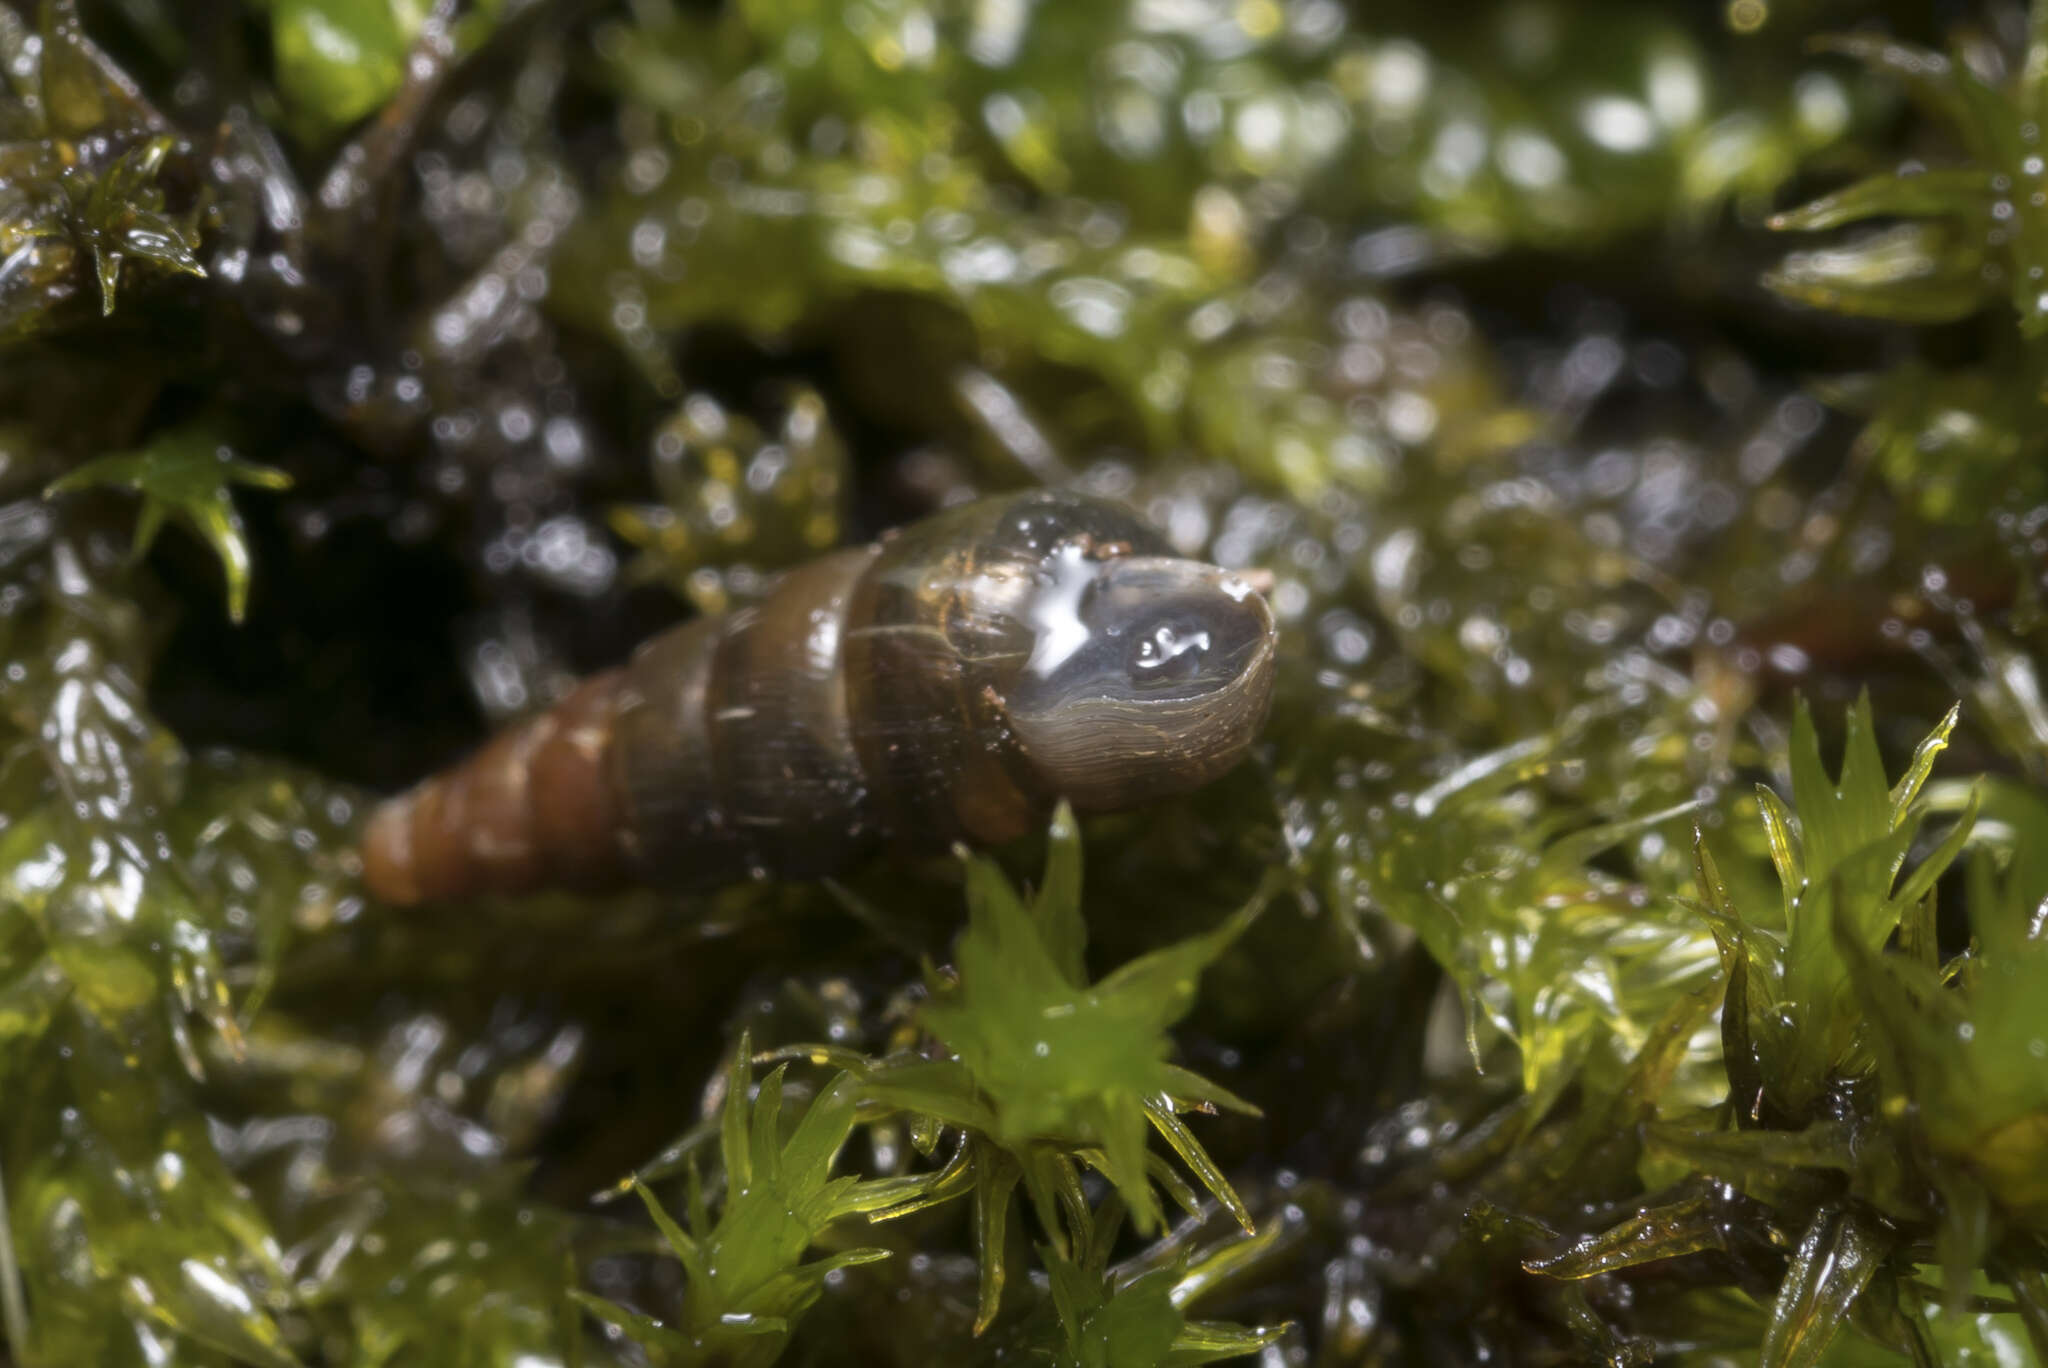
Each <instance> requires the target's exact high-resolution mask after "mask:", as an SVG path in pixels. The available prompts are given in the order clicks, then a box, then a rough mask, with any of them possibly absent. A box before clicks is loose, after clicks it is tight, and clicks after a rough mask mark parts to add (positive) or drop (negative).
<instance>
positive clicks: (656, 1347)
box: [569, 1288, 693, 1363]
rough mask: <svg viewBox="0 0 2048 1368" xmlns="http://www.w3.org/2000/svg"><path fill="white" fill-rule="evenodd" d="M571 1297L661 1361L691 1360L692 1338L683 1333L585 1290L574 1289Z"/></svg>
mask: <svg viewBox="0 0 2048 1368" xmlns="http://www.w3.org/2000/svg"><path fill="white" fill-rule="evenodd" d="M569 1296H570V1299H571V1300H573V1301H574V1302H575V1303H576V1304H577V1305H578V1306H580V1307H582V1308H583V1309H584V1310H586V1311H588V1312H589V1313H590V1314H591V1315H593V1316H595V1317H596V1318H597V1319H598V1320H600V1321H603V1322H604V1323H605V1324H606V1325H611V1326H616V1327H617V1328H618V1330H619V1331H620V1332H621V1333H622V1334H624V1335H625V1336H626V1338H627V1339H630V1340H632V1341H633V1342H634V1343H635V1344H637V1345H639V1346H640V1347H641V1348H643V1349H647V1350H651V1351H652V1352H654V1353H655V1354H657V1355H659V1356H660V1357H659V1359H658V1360H657V1361H658V1362H663V1363H687V1362H689V1361H690V1357H691V1352H692V1349H693V1345H692V1343H691V1340H690V1337H689V1336H688V1335H685V1334H683V1333H682V1332H681V1331H678V1330H673V1329H670V1328H669V1327H668V1326H666V1325H663V1324H662V1323H661V1322H660V1321H658V1320H656V1319H655V1318H654V1317H652V1316H649V1315H645V1314H643V1313H641V1312H638V1311H634V1310H631V1309H629V1308H627V1307H624V1306H620V1305H619V1304H618V1303H617V1302H611V1301H606V1300H605V1299H604V1298H603V1297H599V1296H596V1295H594V1294H592V1293H589V1292H585V1291H583V1290H582V1289H581V1288H571V1289H570V1290H569Z"/></svg>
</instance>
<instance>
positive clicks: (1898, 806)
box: [1891, 703, 1963, 826]
mask: <svg viewBox="0 0 2048 1368" xmlns="http://www.w3.org/2000/svg"><path fill="white" fill-rule="evenodd" d="M1962 712H1963V705H1962V704H1960V703H1957V704H1953V705H1951V706H1950V708H1949V710H1948V713H1947V715H1946V716H1944V717H1943V718H1942V719H1941V722H1940V724H1939V725H1938V726H1936V727H1935V729H1934V730H1933V731H1931V732H1929V733H1928V734H1927V735H1926V737H1925V738H1923V739H1922V740H1921V742H1920V744H1919V745H1917V746H1915V747H1914V748H1913V758H1912V759H1911V760H1910V761H1908V762H1907V764H1906V772H1905V773H1904V774H1902V775H1900V776H1899V782H1898V783H1896V784H1894V785H1892V789H1891V817H1892V825H1893V826H1898V825H1899V824H1900V823H1901V822H1903V821H1904V820H1905V818H1906V809H1908V808H1910V807H1911V806H1912V805H1913V800H1914V799H1916V798H1918V797H1919V796H1920V790H1921V789H1922V788H1924V787H1926V784H1927V776H1928V775H1930V774H1932V773H1933V772H1934V762H1935V760H1936V759H1938V758H1939V757H1940V755H1941V753H1942V752H1943V751H1944V750H1946V749H1948V739H1949V736H1950V734H1951V733H1953V732H1954V731H1955V729H1956V722H1957V720H1958V719H1959V718H1961V716H1962Z"/></svg>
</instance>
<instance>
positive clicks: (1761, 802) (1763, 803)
mask: <svg viewBox="0 0 2048 1368" xmlns="http://www.w3.org/2000/svg"><path fill="white" fill-rule="evenodd" d="M1756 802H1757V808H1758V810H1759V812H1760V813H1761V814H1762V816H1763V823H1764V840H1765V842H1766V844H1767V845H1768V846H1769V847H1770V852H1771V864H1772V865H1773V866H1775V867H1776V869H1777V871H1778V883H1779V886H1780V887H1782V888H1783V889H1784V891H1785V920H1786V921H1787V922H1788V923H1789V922H1790V921H1791V920H1792V904H1793V901H1794V900H1795V899H1796V898H1798V896H1799V893H1800V890H1801V889H1803V888H1805V887H1806V869H1805V867H1804V861H1803V858H1802V856H1801V855H1800V850H1799V838H1798V836H1797V835H1796V834H1795V833H1794V831H1793V825H1792V811H1791V809H1790V808H1788V807H1786V806H1785V801H1784V799H1782V798H1780V797H1778V795H1777V794H1775V793H1773V792H1771V791H1770V790H1769V789H1768V788H1765V787H1764V786H1763V785H1762V784H1758V785H1757V789H1756Z"/></svg>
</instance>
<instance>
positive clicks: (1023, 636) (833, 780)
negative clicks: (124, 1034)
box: [363, 490, 1276, 903]
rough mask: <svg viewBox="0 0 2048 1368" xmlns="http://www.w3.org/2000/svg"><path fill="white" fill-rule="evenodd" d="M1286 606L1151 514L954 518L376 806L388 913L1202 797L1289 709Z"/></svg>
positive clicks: (868, 553) (965, 834)
mask: <svg viewBox="0 0 2048 1368" xmlns="http://www.w3.org/2000/svg"><path fill="white" fill-rule="evenodd" d="M1275 642H1276V634H1275V629H1274V623H1273V615H1272V611H1271V609H1270V608H1269V607H1268V606H1267V604H1266V601H1265V599H1264V598H1263V597H1262V596H1261V595H1260V594H1259V593H1258V592H1257V591H1256V589H1255V588H1254V586H1253V585H1252V584H1251V583H1250V582H1249V581H1248V580H1247V579H1245V578H1244V577H1242V576H1239V575H1235V574H1232V573H1230V572H1228V571H1225V570H1222V569H1218V568H1217V567H1215V566H1211V565H1204V564H1201V563H1199V562H1196V561H1191V560H1187V559H1184V558H1181V557H1178V556H1175V555H1173V554H1172V553H1171V552H1170V551H1169V549H1168V548H1167V546H1166V544H1165V543H1164V542H1163V541H1162V540H1161V539H1160V537H1159V536H1158V535H1157V534H1156V533H1154V532H1153V531H1151V530H1150V529H1149V528H1147V527H1146V526H1145V525H1144V524H1143V523H1142V522H1141V521H1140V520H1139V519H1138V518H1137V517H1136V516H1135V515H1133V514H1132V513H1130V512H1128V511H1127V510H1124V509H1122V508H1119V507H1117V506H1115V505H1112V504H1106V503H1102V502H1098V501H1096V500H1093V499H1088V498H1083V497H1081V496H1079V495H1074V494H1067V493H1060V492H1054V491H1045V490H1040V491H1034V492H1031V493H1025V494H1013V495H1007V496H1001V497H997V498H991V499H984V500H982V501H980V502H976V503H971V504H966V505H963V506H961V507H959V508H955V509H951V510H948V511H946V512H943V513H940V514H937V515H936V516H934V517H931V518H929V519H926V520H925V521H923V522H919V523H916V524H913V525H911V526H910V527H907V528H904V529H902V530H901V531H899V532H897V533H895V534H893V535H890V536H887V537H884V538H883V539H882V540H881V541H879V542H877V543H875V544H873V545H870V546H866V547H861V548H856V549H849V550H844V551H839V552H835V553H833V554H830V555H827V556H825V557H823V558H821V559H818V560H815V561H812V562H810V563H808V564H805V565H803V566H800V567H798V568H796V569H794V570H792V571H789V572H788V573H787V574H785V575H784V576H783V577H782V579H781V580H780V582H779V583H778V584H777V585H776V587H775V588H774V590H773V591H772V592H771V593H770V594H769V595H768V596H767V597H766V598H765V599H763V600H762V601H761V602H760V603H758V604H755V605H752V606H749V607H745V608H741V609H738V610H736V611H734V612H731V613H728V614H725V615H722V616H718V617H709V618H701V619H698V620H696V621H693V622H688V623H685V624H683V625H682V626H680V627H677V628H674V629H672V630H670V631H668V632H665V633H663V634H662V635H660V636H657V637H655V638H653V639H652V640H650V641H648V642H646V643H645V644H644V645H642V646H641V647H640V649H639V650H638V651H637V652H636V653H635V655H634V656H633V658H632V660H631V661H630V662H629V663H627V664H626V665H624V666H622V667H620V668H618V669H614V670H610V671H607V672H605V673H603V674H600V675H597V676H595V677H594V678H592V679H590V680H588V681H586V682H585V683H584V684H583V685H582V686H581V687H580V688H579V689H577V690H576V691H575V692H574V693H572V694H571V695H570V696H569V697H568V698H566V699H564V700H563V701H562V702H560V703H558V704H557V705H555V707H553V708H552V709H550V710H549V711H547V712H545V713H542V714H540V715H539V716H537V717H534V718H532V719H529V720H527V721H524V722H522V723H519V724H517V725H514V726H513V727H511V728H509V729H507V730H506V731H504V732H501V733H500V734H499V735H498V736H496V737H495V738H494V739H492V740H491V741H490V742H488V743H487V744H486V745H485V746H484V747H483V749H482V750H480V751H479V752H478V753H477V754H475V755H474V756H472V757H471V758H469V759H468V760H466V761H465V762H463V763H462V764H460V765H458V766H456V767H455V768H453V769H451V770H449V771H446V772H444V773H442V774H439V775H436V776H434V777H432V778H430V779H428V780H426V781H425V782H424V783H422V784H420V785H419V786H418V787H417V788H415V789H413V790H412V791H411V792H409V793H407V794H404V795H402V796H400V797H398V798H394V799H392V800H390V801H388V802H386V803H385V804H384V805H383V806H381V807H380V808H379V809H378V810H377V811H376V812H375V813H374V814H373V816H372V818H371V820H370V823H369V826H368V828H367V830H366V833H365V835H364V840H363V865H364V876H365V879H366V881H367V882H368V884H369V887H370V889H371V891H372V892H374V893H375V894H376V895H377V896H378V897H380V898H382V899H384V900H385V901H387V902H392V903H417V902H424V901H435V900H441V899H448V898H458V897H463V896H467V895H471V894H476V893H483V892H519V891H525V890H531V889H535V888H540V887H545V886H553V885H564V886H572V887H599V886H606V885H615V884H619V883H623V882H629V881H639V882H646V883H651V884H654V885H657V886H663V887H669V888H677V889H703V888H709V887H715V886H717V885H720V884H724V883H729V882H733V881H737V880H740V879H745V878H748V877H756V878H759V877H766V876H771V875H772V876H775V877H780V878H815V877H820V876H823V875H827V874H831V873H834V872H836V871H840V870H843V869H846V868H848V867H849V866H851V865H853V864H855V863H857V862H859V861H861V860H862V859H864V858H867V857H868V856H870V855H871V854H872V853H874V851H875V850H876V849H877V848H879V847H882V846H884V845H889V844H894V845H898V846H904V847H937V848H943V847H944V845H945V844H946V843H948V842H951V841H955V840H965V841H969V842H973V843H977V844H983V845H989V844H997V843H1000V842H1003V841H1007V840H1011V839H1014V838H1016V837H1017V836H1020V835H1022V834H1024V833H1025V832H1026V831H1029V830H1031V829H1033V828H1034V827H1036V826H1038V825H1040V824H1042V823H1043V822H1044V820H1045V818H1046V817H1047V815H1048V814H1049V813H1050V812H1051V810H1052V808H1053V806H1054V804H1055V803H1056V802H1057V801H1058V800H1059V799H1060V798H1062V797H1064V798H1066V799H1068V800H1070V801H1071V802H1072V804H1073V805H1074V807H1075V808H1076V809H1077V810H1079V811H1082V812H1104V811H1115V810H1121V809H1126V808H1131V807H1136V806H1139V805H1142V804H1144V803H1146V802H1148V801H1151V800H1154V799H1157V798H1160V797H1163V796H1166V795H1169V794H1175V793H1180V792H1185V791H1188V790H1192V789H1194V788H1197V787H1199V786H1201V785H1203V784H1206V783H1208V782H1209V781H1210V780H1212V779H1215V778H1217V777H1218V776H1220V775H1221V774H1223V773H1224V771H1226V770H1228V769H1230V768H1231V767H1232V766H1233V765H1235V764H1236V763H1237V762H1238V761H1239V760H1240V759H1241V758H1242V757H1243V756H1244V755H1245V753H1246V752H1247V750H1248V749H1249V748H1250V747H1251V744H1252V742H1253V741H1254V739H1255V738H1256V736H1257V734H1258V732H1259V729H1260V727H1261V726H1262V725H1263V723H1264V721H1265V718H1266V713H1267V710H1268V708H1269V707H1270V705H1271V702H1272V695H1273V678H1274V648H1275Z"/></svg>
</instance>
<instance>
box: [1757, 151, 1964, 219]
mask: <svg viewBox="0 0 2048 1368" xmlns="http://www.w3.org/2000/svg"><path fill="white" fill-rule="evenodd" d="M1991 181H1992V176H1991V173H1990V172H1988V171H1984V170H1981V169H1978V168H1975V167H1966V168H1955V169H1945V170H1937V171H1919V172H1915V173H1914V174H1911V175H1882V176H1872V177H1870V178H1869V179H1867V180H1861V181H1858V182H1857V183H1856V184H1854V185H1852V186H1850V187H1848V188H1847V189H1846V190H1837V191H1836V192H1835V193H1834V194H1832V195H1823V196H1822V197H1821V198H1819V199H1817V200H1814V201H1812V202H1811V203H1808V204H1804V205H1801V206H1800V207H1799V208H1797V209H1788V210H1786V211H1785V212H1784V213H1782V214H1775V215H1773V216H1772V217H1771V220H1770V226H1771V227H1773V228H1777V229H1781V230H1808V231H1811V230H1816V229H1823V228H1839V227H1841V226H1842V225H1843V224H1845V223H1855V222H1858V221H1859V220H1862V219H1867V218H1938V217H1941V216H1942V215H1945V214H1977V215H1989V214H1990V212H1991V205H1992V201H1993V199H1994V198H1995V197H1996V191H1995V190H1994V189H1993V187H1992V184H1991Z"/></svg>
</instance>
